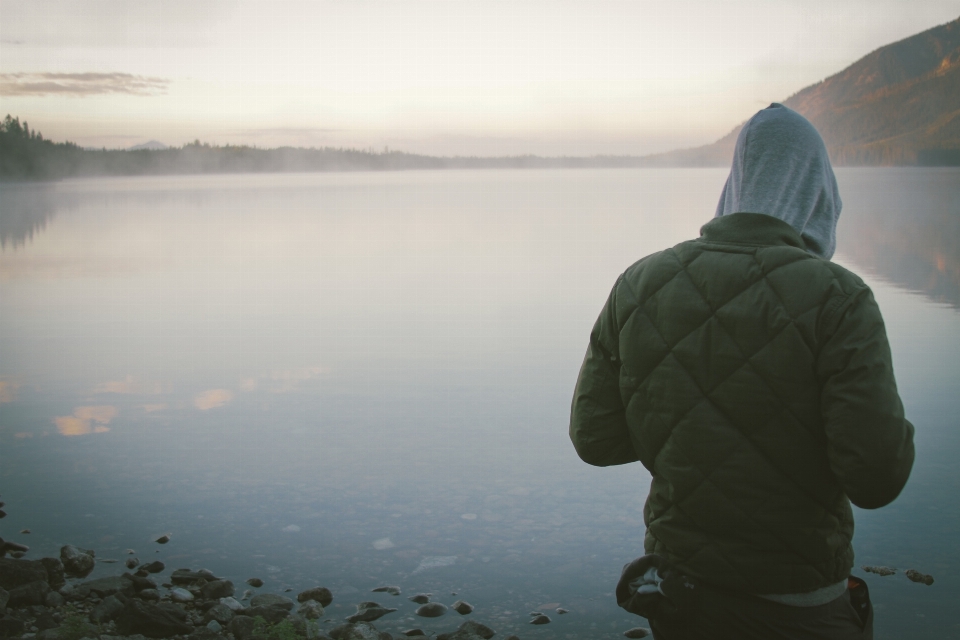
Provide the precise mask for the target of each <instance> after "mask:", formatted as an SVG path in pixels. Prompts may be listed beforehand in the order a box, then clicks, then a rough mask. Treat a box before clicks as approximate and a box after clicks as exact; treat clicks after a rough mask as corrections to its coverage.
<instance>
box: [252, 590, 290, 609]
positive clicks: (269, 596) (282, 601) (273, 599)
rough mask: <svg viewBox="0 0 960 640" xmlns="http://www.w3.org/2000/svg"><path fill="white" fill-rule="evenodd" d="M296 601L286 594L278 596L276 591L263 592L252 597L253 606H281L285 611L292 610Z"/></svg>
mask: <svg viewBox="0 0 960 640" xmlns="http://www.w3.org/2000/svg"><path fill="white" fill-rule="evenodd" d="M295 605H296V603H295V602H294V601H293V600H291V599H290V598H287V597H286V596H278V595H276V594H274V593H261V594H258V595H255V596H253V598H251V599H250V606H251V607H279V608H281V609H283V610H284V611H290V610H292V609H293V607H294V606H295Z"/></svg>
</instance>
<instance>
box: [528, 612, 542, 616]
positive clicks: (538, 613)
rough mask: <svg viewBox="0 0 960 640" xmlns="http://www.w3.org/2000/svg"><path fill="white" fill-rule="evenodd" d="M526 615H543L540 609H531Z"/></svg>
mask: <svg viewBox="0 0 960 640" xmlns="http://www.w3.org/2000/svg"><path fill="white" fill-rule="evenodd" d="M527 615H530V616H542V615H543V612H542V611H531V612H530V613H528V614H527Z"/></svg>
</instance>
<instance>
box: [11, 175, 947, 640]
mask: <svg viewBox="0 0 960 640" xmlns="http://www.w3.org/2000/svg"><path fill="white" fill-rule="evenodd" d="M838 176H839V179H840V186H841V193H842V196H843V199H844V203H845V209H844V215H843V217H842V222H841V229H840V234H841V240H840V251H838V254H837V256H836V260H837V261H838V262H840V263H842V264H844V265H846V266H848V267H850V268H851V269H853V270H854V271H856V272H858V273H860V274H861V275H863V276H864V278H865V279H866V280H867V281H868V282H869V283H870V285H871V286H872V287H873V288H874V291H875V293H876V296H877V298H878V300H879V302H880V305H881V308H882V309H883V312H884V315H885V318H886V321H887V325H888V332H889V335H890V341H891V345H892V348H893V351H894V359H895V365H896V369H897V376H898V381H899V384H900V387H901V394H902V396H903V399H904V402H905V403H906V407H907V411H908V416H909V417H910V418H911V420H912V421H913V422H914V423H915V424H916V425H917V447H918V456H917V463H916V466H915V469H914V473H913V476H912V478H911V480H910V483H909V484H908V486H907V488H906V490H905V491H904V492H903V494H902V495H901V497H900V498H899V499H898V500H897V501H896V502H895V503H894V504H893V505H891V506H890V507H888V508H885V509H882V510H879V511H876V512H864V511H857V514H856V515H857V519H858V520H857V522H858V528H857V534H856V539H855V546H856V551H857V564H858V565H862V564H885V565H890V566H894V567H898V568H900V569H908V568H917V569H919V570H921V571H924V572H926V573H931V574H933V576H934V577H935V578H936V583H935V584H934V585H933V586H931V587H926V586H923V585H918V584H914V583H911V582H909V581H908V580H907V579H906V578H905V577H904V576H903V575H902V574H900V575H896V576H892V577H887V578H882V579H881V578H879V577H876V576H871V579H870V586H871V591H872V594H873V598H874V601H875V605H876V609H877V624H878V632H877V637H878V638H897V637H938V638H949V637H954V638H960V619H958V618H957V616H956V613H955V604H956V602H957V601H960V577H958V576H957V572H958V571H960V550H958V549H960V545H958V544H957V537H958V532H960V508H958V507H960V474H958V473H957V472H956V460H957V458H958V457H960V430H958V428H957V427H958V424H957V422H958V417H957V416H958V415H960V396H958V394H957V389H958V386H960V314H958V311H957V307H958V305H960V258H958V255H960V250H958V245H960V171H957V170H895V169H871V170H866V169H858V170H844V171H840V172H839V173H838ZM725 177H726V172H725V171H722V170H585V171H572V170H571V171H542V172H541V171H512V172H511V171H506V172H498V171H485V172H410V173H362V174H310V175H245V176H213V177H210V176H203V177H157V178H132V179H104V180H86V181H72V182H71V181H68V182H63V183H59V184H56V185H0V241H2V249H0V494H2V496H3V499H4V500H5V501H6V502H7V503H8V505H9V506H8V509H7V510H8V512H9V513H10V516H9V517H8V518H6V519H5V520H3V521H2V525H0V533H2V535H3V536H5V537H8V538H12V539H14V540H19V541H23V542H25V543H27V544H30V545H31V547H32V550H31V552H30V556H31V557H39V556H41V555H48V554H55V553H56V552H57V549H58V548H59V546H60V545H62V544H65V543H73V544H77V545H80V546H86V547H91V548H94V549H96V551H97V556H98V557H100V558H105V559H113V558H116V559H122V558H123V557H124V555H123V554H124V550H125V549H127V548H132V549H135V550H136V551H137V554H138V556H139V557H140V559H141V560H143V559H147V558H153V557H159V558H161V559H163V560H164V561H165V562H166V563H167V566H168V570H169V569H173V568H176V567H181V566H182V567H188V566H189V567H192V568H199V567H206V568H209V569H211V570H213V571H214V572H216V573H218V574H223V575H225V576H226V577H229V578H231V579H233V580H234V582H235V583H237V584H240V583H242V582H243V581H244V580H245V579H246V578H248V577H251V576H258V577H261V578H263V579H264V580H265V581H266V582H267V585H266V586H265V587H264V590H271V591H275V592H276V591H280V590H282V589H285V588H292V589H295V590H299V589H302V588H306V587H308V586H314V585H317V584H322V585H325V586H328V587H330V588H331V589H332V590H333V591H334V596H335V600H334V606H333V607H332V608H331V609H330V610H329V611H330V615H331V617H332V618H336V619H340V618H342V617H344V616H346V615H348V614H350V613H353V611H354V607H353V605H354V604H355V603H357V602H360V601H363V600H367V599H370V595H371V594H369V593H368V592H369V590H370V589H371V588H373V587H377V586H381V585H386V584H395V585H399V586H400V587H401V588H402V589H403V592H404V593H403V595H402V596H401V597H399V598H395V597H392V596H389V595H384V594H375V595H376V596H378V598H374V599H378V601H380V602H381V603H383V604H385V605H387V606H394V607H398V608H399V609H400V611H398V612H397V613H394V614H390V615H389V616H387V617H385V618H382V619H381V620H379V621H378V622H377V625H378V627H380V628H381V629H385V630H388V631H394V632H395V631H396V630H398V629H404V628H408V627H410V626H421V627H423V628H425V629H428V630H433V631H443V630H452V629H453V628H455V627H456V626H457V625H458V624H459V622H460V619H459V616H458V615H457V614H455V613H451V614H448V615H447V616H444V617H443V618H439V619H436V620H427V619H422V618H416V619H414V616H413V615H412V612H413V610H414V608H415V605H413V603H411V602H409V601H407V600H406V596H408V595H411V594H413V593H416V592H419V591H429V592H432V593H433V594H434V596H435V599H437V600H440V601H441V602H445V603H447V604H450V603H452V602H453V601H454V600H456V599H458V598H462V599H465V600H467V601H469V602H471V603H472V604H474V605H475V606H476V611H475V612H474V614H472V617H474V618H475V619H477V620H479V621H481V622H485V623H487V624H489V625H490V626H492V627H493V628H495V629H496V630H497V631H498V632H500V634H501V635H499V636H498V637H505V636H506V635H509V634H510V633H518V634H519V635H521V637H524V638H533V637H559V638H574V637H576V638H611V639H613V638H619V637H622V636H621V633H622V632H623V631H624V630H626V629H628V628H630V627H632V626H635V625H636V624H637V623H643V621H642V620H640V619H638V618H634V617H632V616H630V615H629V614H627V613H625V612H623V611H621V610H620V609H618V608H617V607H616V604H615V602H614V599H613V587H614V585H615V583H616V579H617V576H618V575H619V568H620V567H621V566H622V565H623V563H625V562H627V561H628V560H630V559H632V558H633V557H635V556H637V555H640V554H642V537H643V525H642V520H641V506H642V504H643V501H644V498H645V496H646V491H647V484H648V481H649V477H648V476H647V474H646V473H645V471H644V470H643V469H642V467H640V466H639V465H638V464H637V465H628V466H626V467H621V468H615V469H595V468H592V467H588V466H587V465H585V464H583V463H581V462H580V461H579V459H578V458H577V457H576V455H575V453H574V452H573V450H572V447H571V446H570V444H569V442H568V440H567V436H566V428H567V419H568V409H569V401H570V397H571V393H572V389H573V383H574V381H575V378H576V375H577V371H578V369H579V364H580V361H581V359H582V357H583V351H584V349H585V346H586V339H587V335H588V333H589V330H590V328H591V326H592V324H593V321H594V319H595V317H596V314H597V312H598V311H599V309H600V306H601V305H602V303H603V301H604V299H605V298H606V295H607V293H608V292H609V289H610V287H611V286H612V284H613V282H614V280H615V278H616V276H617V275H618V274H619V273H620V272H621V271H622V270H623V269H624V268H625V267H627V266H628V265H629V264H631V263H632V262H634V261H635V260H637V259H638V258H640V257H642V256H644V255H646V254H647V253H650V252H652V251H655V250H658V249H661V248H664V247H667V246H670V245H672V244H675V243H676V242H680V241H682V240H685V239H688V238H690V237H693V236H695V235H697V230H698V229H699V227H700V225H702V224H703V223H704V222H706V221H707V220H709V219H710V217H711V215H712V213H713V210H714V208H715V206H716V200H717V197H718V195H719V193H720V188H721V185H722V183H723V180H724V179H725ZM23 528H29V529H31V530H32V532H33V533H31V534H30V535H20V534H17V533H16V532H18V531H19V530H20V529H23ZM162 533H169V534H171V536H172V540H171V542H170V543H169V544H167V545H166V546H164V547H159V546H158V545H155V544H153V543H152V542H151V540H152V539H153V538H154V537H156V536H158V535H160V534H162ZM118 567H119V565H113V564H101V565H99V567H98V569H97V571H98V572H99V573H103V574H110V573H114V572H117V571H118V570H119V569H118ZM453 592H456V593H457V595H456V596H454V595H452V593H453ZM557 606H562V607H565V608H567V609H569V610H570V613H569V614H567V615H564V616H558V615H552V617H553V619H554V621H553V623H551V624H550V625H546V626H543V627H532V626H529V625H527V624H526V623H527V621H528V620H529V616H528V613H529V612H530V611H533V610H549V609H553V608H555V607H557ZM545 612H546V613H551V612H550V611H545ZM455 618H456V619H455ZM331 624H332V623H331Z"/></svg>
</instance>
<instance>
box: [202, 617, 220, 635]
mask: <svg viewBox="0 0 960 640" xmlns="http://www.w3.org/2000/svg"><path fill="white" fill-rule="evenodd" d="M206 628H207V629H210V630H211V631H214V632H216V633H220V632H221V631H223V625H222V624H220V623H219V622H217V621H216V620H211V621H210V622H208V623H207V626H206Z"/></svg>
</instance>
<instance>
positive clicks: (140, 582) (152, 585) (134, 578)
mask: <svg viewBox="0 0 960 640" xmlns="http://www.w3.org/2000/svg"><path fill="white" fill-rule="evenodd" d="M120 577H121V578H123V579H124V580H127V581H129V582H130V584H131V585H133V590H134V591H143V590H144V589H156V588H157V583H156V582H154V581H153V580H151V579H150V578H146V577H144V576H138V575H134V574H132V573H124V574H122V575H121V576H120Z"/></svg>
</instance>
